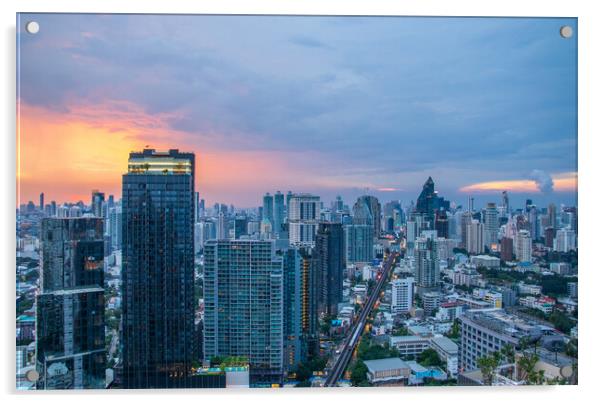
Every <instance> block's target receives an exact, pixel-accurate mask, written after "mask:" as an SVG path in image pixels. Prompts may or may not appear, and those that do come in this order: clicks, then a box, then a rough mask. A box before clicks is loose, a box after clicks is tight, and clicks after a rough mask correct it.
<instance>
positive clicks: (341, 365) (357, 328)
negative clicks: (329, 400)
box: [324, 254, 397, 388]
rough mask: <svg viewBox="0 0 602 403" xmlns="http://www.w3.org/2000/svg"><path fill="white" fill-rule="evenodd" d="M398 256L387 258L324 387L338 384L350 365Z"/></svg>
mask: <svg viewBox="0 0 602 403" xmlns="http://www.w3.org/2000/svg"><path fill="white" fill-rule="evenodd" d="M396 257H397V255H396V254H391V255H390V256H389V257H388V258H387V261H386V262H385V263H384V264H383V268H384V270H383V271H382V273H381V275H380V278H379V279H378V281H377V283H376V284H375V286H374V289H373V290H372V293H371V294H370V298H369V299H368V301H367V302H366V303H365V304H364V307H363V308H362V310H361V311H360V316H359V319H358V320H357V321H356V322H355V324H354V325H353V326H352V327H351V329H350V330H349V334H348V335H347V338H346V339H345V342H344V343H343V347H342V348H341V350H340V351H341V352H340V354H339V356H338V357H337V359H336V361H335V363H334V365H333V366H332V368H331V369H330V371H329V372H328V377H327V378H326V382H324V387H327V388H328V387H334V386H337V382H338V380H339V379H340V378H341V376H342V375H343V373H344V372H345V368H347V365H349V361H350V360H351V356H352V355H353V350H355V347H356V346H357V343H358V341H359V340H360V338H361V335H362V333H363V331H364V327H365V326H366V320H367V319H368V316H370V313H371V312H372V309H373V308H374V305H375V304H376V301H377V300H378V298H379V296H380V292H381V291H382V289H383V286H384V285H385V284H386V282H387V279H388V278H389V274H390V273H391V268H392V267H393V262H394V261H395V258H396Z"/></svg>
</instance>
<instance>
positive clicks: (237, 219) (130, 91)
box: [16, 13, 578, 393]
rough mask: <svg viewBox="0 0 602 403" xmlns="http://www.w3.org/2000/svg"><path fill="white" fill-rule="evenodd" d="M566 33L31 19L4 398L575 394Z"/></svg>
mask: <svg viewBox="0 0 602 403" xmlns="http://www.w3.org/2000/svg"><path fill="white" fill-rule="evenodd" d="M577 25H578V24H577V19H576V18H488V17H483V18H459V17H453V18H452V17H401V16H400V17H392V16H390V17H384V16H381V17H350V16H328V17H325V16H276V15H272V16H221V15H145V14H138V15H137V14H60V13H43V14H29V13H27V14H24V13H21V14H18V15H17V112H18V116H17V144H18V147H17V150H16V151H17V160H18V168H17V190H18V192H17V198H18V200H17V205H16V208H17V223H16V224H17V233H16V237H17V251H16V256H17V257H16V274H17V282H16V308H17V309H16V351H17V354H16V385H17V389H20V390H21V389H22V390H33V389H38V390H39V389H43V390H48V389H61V390H68V389H152V388H155V389H156V388H182V389H185V388H186V389H194V388H262V387H267V388H279V387H306V388H309V387H312V388H319V387H345V386H352V387H383V386H404V387H406V386H413V387H427V386H435V385H444V386H448V387H450V388H453V387H454V386H457V385H515V386H523V385H541V384H576V383H577V378H578V377H577V362H578V357H577V344H578V343H577V340H578V331H577V329H578V325H577V312H578V292H577V288H578V287H577V286H578V275H577V267H578V258H577V256H578V253H577V251H578V247H577V244H578V242H577V240H578V225H577V223H578V219H577V217H578V208H577ZM401 392H402V391H401V390H400V393H401Z"/></svg>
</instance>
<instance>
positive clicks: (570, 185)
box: [460, 172, 577, 193]
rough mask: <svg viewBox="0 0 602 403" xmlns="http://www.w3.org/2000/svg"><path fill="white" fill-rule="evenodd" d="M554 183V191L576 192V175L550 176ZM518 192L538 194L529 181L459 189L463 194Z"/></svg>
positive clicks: (494, 183)
mask: <svg viewBox="0 0 602 403" xmlns="http://www.w3.org/2000/svg"><path fill="white" fill-rule="evenodd" d="M552 179H553V181H554V191H558V192H575V191H577V173H576V172H567V173H561V174H556V175H552ZM504 190H506V191H510V192H519V193H540V190H539V188H538V187H537V183H536V182H535V181H534V180H530V179H518V180H506V181H491V182H481V183H475V184H473V185H468V186H464V187H462V188H460V191H461V192H463V193H489V192H501V191H504Z"/></svg>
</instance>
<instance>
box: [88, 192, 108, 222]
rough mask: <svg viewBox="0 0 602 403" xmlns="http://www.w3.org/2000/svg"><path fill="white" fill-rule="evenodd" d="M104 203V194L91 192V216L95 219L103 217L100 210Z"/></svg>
mask: <svg viewBox="0 0 602 403" xmlns="http://www.w3.org/2000/svg"><path fill="white" fill-rule="evenodd" d="M104 202H105V194H104V193H103V192H100V191H98V190H93V191H92V203H91V206H92V214H94V216H95V217H103V215H102V208H103V205H104Z"/></svg>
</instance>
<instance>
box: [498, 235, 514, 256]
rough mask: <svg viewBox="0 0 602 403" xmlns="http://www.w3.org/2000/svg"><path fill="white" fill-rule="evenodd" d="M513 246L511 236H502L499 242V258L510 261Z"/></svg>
mask: <svg viewBox="0 0 602 403" xmlns="http://www.w3.org/2000/svg"><path fill="white" fill-rule="evenodd" d="M513 252H514V246H513V241H512V238H508V237H503V238H502V242H501V254H500V258H501V259H502V260H503V261H504V262H511V261H512V259H513Z"/></svg>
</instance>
